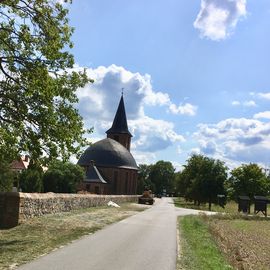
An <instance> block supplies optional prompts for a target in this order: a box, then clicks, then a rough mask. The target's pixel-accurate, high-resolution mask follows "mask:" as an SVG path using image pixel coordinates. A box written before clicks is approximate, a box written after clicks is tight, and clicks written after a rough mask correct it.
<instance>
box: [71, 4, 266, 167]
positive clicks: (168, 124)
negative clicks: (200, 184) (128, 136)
mask: <svg viewBox="0 0 270 270" xmlns="http://www.w3.org/2000/svg"><path fill="white" fill-rule="evenodd" d="M68 8H69V10H70V12H69V18H70V25H71V26H73V27H74V28H75V31H74V34H73V37H72V40H73V42H74V48H73V49H72V51H71V52H72V53H73V55H74V57H75V62H76V67H75V69H77V70H80V69H82V68H86V71H87V74H88V75H89V77H90V78H92V79H94V83H93V84H87V85H86V86H85V87H84V88H82V89H78V91H77V95H78V97H79V103H78V105H77V107H78V110H79V112H80V113H81V115H82V116H83V119H84V123H85V127H87V128H89V127H94V133H92V134H91V135H89V141H91V142H95V141H97V140H100V139H102V138H104V137H105V135H106V134H105V131H106V130H107V129H108V128H110V126H111V124H112V121H113V118H114V115H115V112H116V109H117V106H118V103H119V100H120V97H121V89H122V88H124V101H125V106H126V113H127V118H128V126H129V129H130V131H131V133H132V134H133V138H132V145H131V152H132V154H133V155H134V157H135V159H136V161H137V163H138V164H142V163H146V164H151V163H155V162H156V161H158V160H166V161H171V162H172V164H173V165H174V166H175V168H176V170H180V169H181V168H182V166H183V164H185V163H186V160H187V159H188V158H189V157H190V155H192V154H203V155H206V156H209V157H211V158H216V159H220V160H222V161H224V162H225V163H226V165H227V166H229V167H230V168H234V167H236V166H239V165H241V164H242V163H250V162H255V163H259V164H260V165H261V166H263V167H269V166H270V122H269V121H270V1H269V0H192V1H190V0H189V1H187V0H166V1H164V0H147V1H146V0H136V1H126V0H114V1H111V0H74V1H73V3H72V5H68Z"/></svg>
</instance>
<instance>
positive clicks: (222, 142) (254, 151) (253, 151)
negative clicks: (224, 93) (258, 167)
mask: <svg viewBox="0 0 270 270" xmlns="http://www.w3.org/2000/svg"><path fill="white" fill-rule="evenodd" d="M194 136H195V138H196V139H197V140H198V142H199V145H200V152H201V153H204V154H209V155H212V156H214V157H216V158H221V159H223V160H230V161H234V162H238V163H241V162H256V163H260V164H266V163H267V164H268V163H269V151H270V123H264V122H261V121H259V120H256V119H247V118H230V119H225V120H223V121H220V122H219V123H217V124H200V125H199V126H198V131H197V132H196V133H195V134H194Z"/></svg>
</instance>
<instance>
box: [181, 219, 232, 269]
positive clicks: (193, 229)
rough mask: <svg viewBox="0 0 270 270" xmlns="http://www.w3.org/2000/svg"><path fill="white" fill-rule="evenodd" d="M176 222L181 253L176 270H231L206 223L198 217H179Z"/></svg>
mask: <svg viewBox="0 0 270 270" xmlns="http://www.w3.org/2000/svg"><path fill="white" fill-rule="evenodd" d="M178 222H179V230H180V247H181V251H180V256H179V258H178V263H177V269H179V270H180V269H186V270H226V269H232V268H231V267H230V265H229V264H228V263H227V261H226V259H225V258H224V256H223V255H222V253H221V252H220V251H219V248H218V247H217V245H216V243H215V241H214V238H213V237H212V235H211V233H210V232H209V229H208V225H207V223H205V222H204V221H203V220H202V219H201V218H200V217H198V216H186V217H180V218H179V219H178Z"/></svg>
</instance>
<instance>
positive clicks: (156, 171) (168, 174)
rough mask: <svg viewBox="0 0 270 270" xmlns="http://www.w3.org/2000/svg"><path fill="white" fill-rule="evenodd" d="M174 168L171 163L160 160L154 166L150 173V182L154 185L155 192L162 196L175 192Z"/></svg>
mask: <svg viewBox="0 0 270 270" xmlns="http://www.w3.org/2000/svg"><path fill="white" fill-rule="evenodd" d="M174 179H175V178H174V167H173V165H172V163H171V162H169V161H163V160H160V161H158V162H157V163H156V164H154V165H152V166H151V168H150V172H149V180H150V181H151V182H152V183H153V184H154V187H153V188H154V192H155V193H156V194H162V192H163V190H164V189H165V190H166V192H167V193H173V192H174V188H175V186H174Z"/></svg>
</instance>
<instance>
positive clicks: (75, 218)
mask: <svg viewBox="0 0 270 270" xmlns="http://www.w3.org/2000/svg"><path fill="white" fill-rule="evenodd" d="M144 209H145V208H142V207H140V206H137V205H136V204H123V205H121V207H120V208H109V207H96V208H88V209H81V210H76V211H72V212H65V213H59V214H55V215H46V216H42V217H38V218H33V219H29V220H27V221H26V222H25V223H23V224H21V225H19V226H17V227H15V228H12V229H8V230H0V269H1V270H3V269H13V268H14V267H15V266H18V265H21V264H24V263H26V262H28V261H31V260H33V259H34V258H37V257H39V256H41V255H43V254H47V253H49V252H50V251H52V250H54V249H56V248H59V247H61V246H63V245H66V244H67V243H69V242H71V241H73V240H75V239H78V238H79V237H81V236H83V235H86V234H91V233H94V232H95V231H97V230H99V229H101V228H103V227H104V226H106V225H108V224H111V223H114V222H117V221H120V220H122V219H124V218H126V217H128V216H131V215H134V214H135V213H137V212H138V211H142V210H144Z"/></svg>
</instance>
